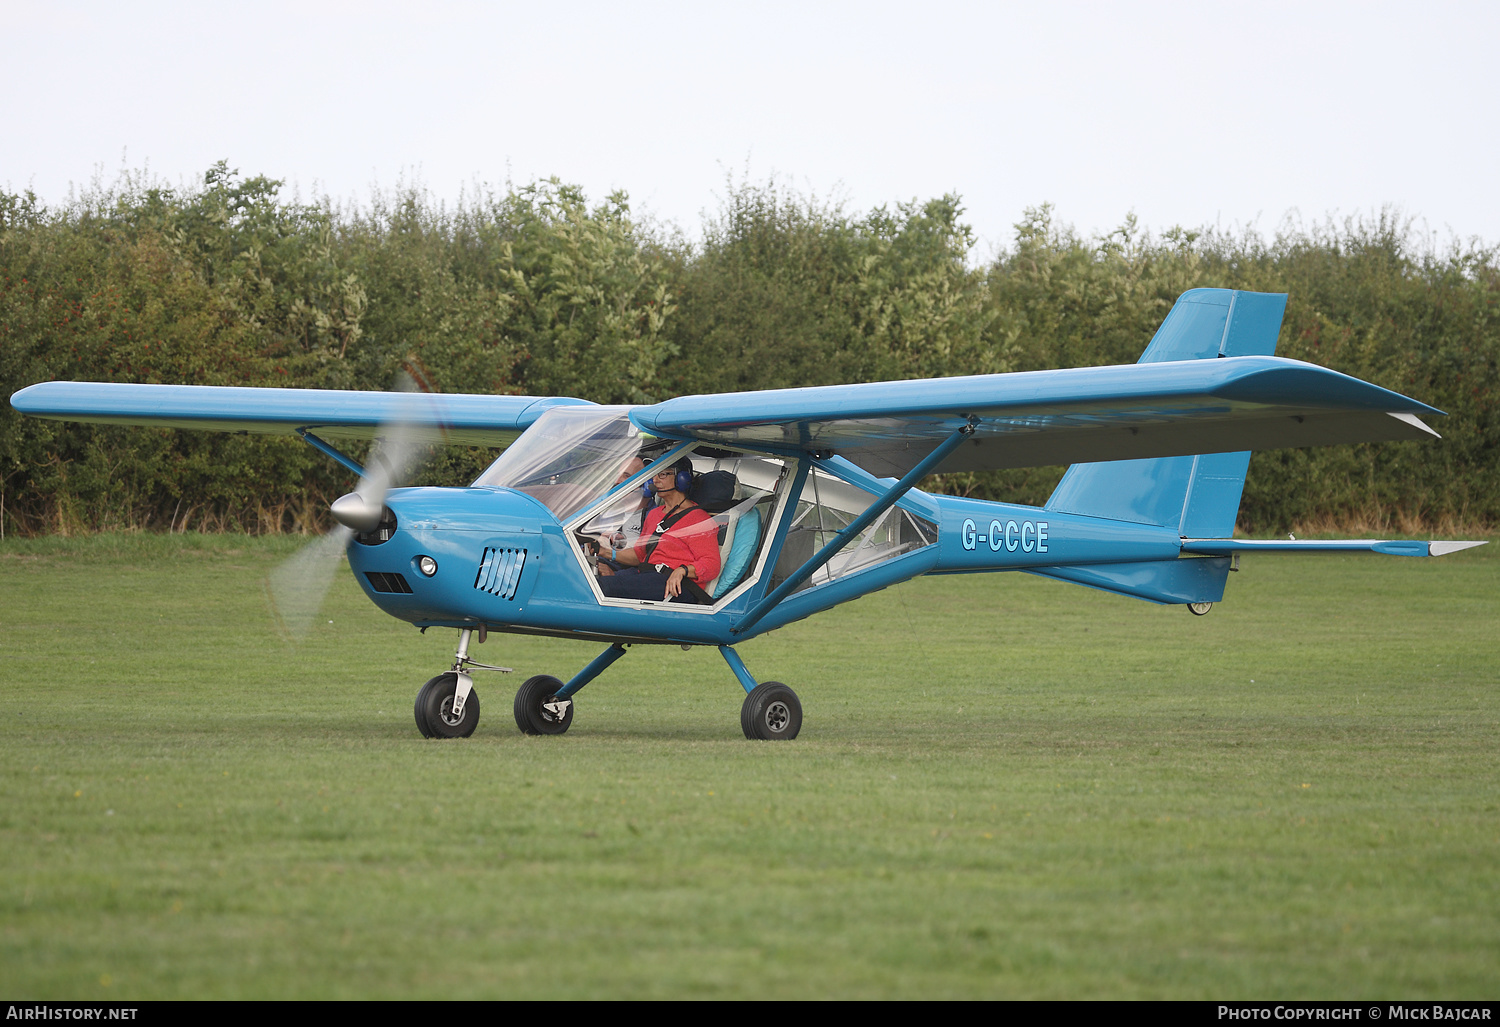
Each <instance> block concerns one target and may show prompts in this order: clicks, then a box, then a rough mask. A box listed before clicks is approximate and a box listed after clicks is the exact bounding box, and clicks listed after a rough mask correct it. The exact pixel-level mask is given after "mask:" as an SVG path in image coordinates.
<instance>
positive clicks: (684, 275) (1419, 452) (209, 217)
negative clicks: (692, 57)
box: [0, 163, 1500, 534]
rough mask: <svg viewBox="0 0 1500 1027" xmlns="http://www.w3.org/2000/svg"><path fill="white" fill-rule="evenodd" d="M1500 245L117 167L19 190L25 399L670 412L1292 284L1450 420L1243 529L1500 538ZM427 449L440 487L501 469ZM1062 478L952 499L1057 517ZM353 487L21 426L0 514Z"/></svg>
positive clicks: (266, 498)
mask: <svg viewBox="0 0 1500 1027" xmlns="http://www.w3.org/2000/svg"><path fill="white" fill-rule="evenodd" d="M1496 258H1497V253H1496V250H1495V249H1494V248H1492V247H1486V246H1484V245H1482V244H1480V243H1478V242H1474V243H1471V244H1466V245H1458V244H1454V245H1450V246H1449V247H1448V248H1447V249H1441V250H1440V249H1438V248H1436V247H1435V246H1433V245H1432V244H1431V243H1430V242H1429V241H1428V240H1427V239H1425V238H1424V237H1422V236H1420V235H1419V234H1417V233H1416V232H1414V231H1413V230H1412V228H1411V226H1410V224H1409V223H1408V222H1405V221H1403V220H1401V219H1399V218H1396V217H1394V216H1392V215H1390V214H1388V213H1385V214H1380V215H1376V216H1374V217H1371V218H1367V219H1363V220H1361V219H1352V220H1349V221H1346V222H1342V223H1332V222H1330V223H1325V224H1319V225H1315V226H1312V227H1301V226H1297V225H1288V226H1285V227H1284V228H1283V229H1282V230H1280V231H1278V232H1277V233H1276V234H1275V235H1274V236H1273V237H1271V238H1266V237H1264V236H1262V235H1260V234H1258V233H1256V232H1255V231H1253V230H1245V231H1241V232H1238V233H1230V232H1224V231H1218V230H1215V231H1207V232H1191V231H1186V230H1182V229H1177V228H1174V229H1172V230H1170V231H1167V232H1165V233H1162V234H1160V235H1153V234H1151V233H1149V232H1146V231H1143V230H1142V229H1140V227H1139V226H1138V225H1137V224H1136V223H1135V221H1134V219H1131V218H1127V220H1126V222H1125V223H1124V224H1123V225H1122V226H1121V228H1120V229H1118V230H1117V231H1115V232H1114V233H1111V234H1110V235H1108V236H1106V237H1102V238H1085V237H1083V236H1080V235H1079V234H1077V233H1075V232H1074V231H1072V230H1071V229H1069V228H1066V227H1064V226H1061V225H1059V224H1058V223H1057V222H1056V221H1055V219H1054V218H1053V215H1052V211H1051V210H1050V208H1048V207H1045V206H1043V207H1039V208H1035V209H1032V210H1029V211H1028V212H1027V215H1026V218H1025V219H1024V220H1023V222H1022V223H1021V224H1019V225H1017V226H1016V233H1015V236H1014V238H1013V240H1012V241H1011V243H1010V244H1009V245H1008V246H1007V247H1006V248H1005V249H1004V250H1003V251H1001V252H1000V253H998V254H997V255H996V256H995V257H994V258H993V259H991V260H989V261H988V262H985V261H982V260H978V259H976V255H975V238H974V235H973V233H972V231H971V230H970V229H969V228H968V227H967V226H966V225H965V224H964V223H963V222H962V206H961V202H960V200H959V198H958V197H956V196H944V197H940V198H937V199H933V200H929V201H926V202H912V203H907V204H897V205H896V206H894V207H893V208H892V207H880V208H877V209H875V210H872V211H868V212H859V213H851V212H848V211H846V210H844V209H842V208H841V207H839V206H837V205H832V204H826V203H819V202H817V201H815V200H809V199H807V198H804V197H800V196H797V195H795V194H794V193H791V192H789V191H787V190H785V189H783V188H780V187H779V186H778V185H777V184H776V183H774V182H772V183H767V184H753V183H743V184H734V183H731V186H730V188H729V190H728V191H727V194H726V199H725V200H724V202H723V203H722V205H721V208H720V209H719V210H718V211H717V212H716V213H715V214H714V215H712V216H711V217H709V218H708V219H707V221H706V222H705V224H704V225H703V226H702V231H701V234H700V237H699V238H698V239H696V240H688V239H686V238H684V237H683V236H682V235H681V233H680V232H677V231H675V230H663V229H661V228H660V227H658V226H654V225H650V224H642V223H641V222H639V221H638V220H637V219H636V218H635V217H634V216H633V215H632V213H631V210H630V207H629V204H628V202H627V199H626V197H625V195H624V194H615V195H612V196H610V197H608V198H606V199H605V200H604V201H603V202H602V203H597V204H594V205H590V204H589V203H588V201H587V198H586V197H585V196H584V195H583V194H582V192H581V191H580V190H578V189H577V188H575V187H571V186H566V185H563V184H561V183H559V182H557V181H555V180H552V181H545V182H535V183H531V184H529V185H526V186H521V187H512V188H508V189H506V190H503V191H494V192H486V193H483V194H480V195H478V196H475V197H470V198H468V199H466V200H465V201H463V202H460V203H458V204H457V205H445V204H443V203H440V202H438V201H436V200H434V199H433V198H432V197H430V196H428V195H427V194H426V193H424V192H422V191H421V190H419V189H405V190H401V191H398V192H396V193H394V194H389V195H377V196H376V197H375V198H374V199H373V200H372V202H371V203H370V204H369V205H368V206H367V207H364V208H360V209H352V210H345V209H342V208H338V207H335V206H332V205H331V204H327V203H325V204H322V205H303V204H297V203H293V202H289V201H287V200H285V199H284V198H283V197H282V196H281V192H280V183H278V182H276V181H274V180H271V179H267V178H264V177H257V178H244V177H242V176H240V175H239V174H238V173H236V172H233V171H231V170H229V169H228V168H227V167H226V166H225V165H224V164H222V163H221V164H219V165H216V166H215V167H214V168H212V169H210V170H209V171H208V172H207V173H206V174H205V176H204V180H203V184H202V186H201V187H198V188H194V189H169V188H165V187H162V186H160V185H157V184H154V183H151V182H149V181H146V180H144V178H143V177H142V176H131V175H127V176H124V177H123V178H122V179H121V181H120V182H118V183H117V184H116V185H114V186H113V187H110V188H108V189H101V190H97V191H94V192H91V193H88V194H85V195H84V196H83V197H82V198H80V199H77V200H75V201H74V202H72V203H70V204H68V205H65V206H61V207H53V208H48V207H45V206H43V205H42V204H40V203H39V202H38V201H37V200H36V198H35V197H33V196H31V195H29V194H25V195H8V194H0V388H3V389H4V391H5V393H6V394H7V395H8V394H9V393H10V392H14V391H15V390H17V389H20V388H22V387H24V386H26V385H29V384H32V383H33V382H37V381H44V380H48V379H78V380H93V381H135V382H172V383H190V384H246V385H280V386H294V387H305V388H353V389H384V388H388V387H390V385H391V384H392V382H393V380H394V378H395V376H396V375H397V373H398V372H399V371H400V370H402V369H405V370H407V371H409V372H410V373H412V374H413V375H414V376H415V377H417V378H418V379H419V380H420V381H422V382H423V383H424V384H425V385H426V386H427V387H429V388H432V389H436V390H439V391H443V392H491V393H514V394H532V395H554V394H566V395H575V396H582V397H584V398H587V399H593V400H597V401H600V402H612V403H640V402H652V401H656V400H660V399H664V398H667V397H669V396H673V395H680V394H684V393H692V392H726V391H739V390H746V389H759V388H777V387H788V386H797V385H815V384H832V383H839V382H851V381H874V380H883V379H895V378H909V377H933V376H943V375H955V374H975V373H989V372H997V371H1009V370H1028V369H1033V368H1045V367H1061V366H1076V365H1082V364H1108V363H1128V362H1132V361H1134V360H1135V359H1136V358H1137V357H1138V356H1139V354H1140V352H1141V350H1142V349H1143V348H1144V347H1145V344H1146V342H1147V341H1148V340H1149V338H1150V337H1151V334H1152V333H1153V332H1154V330H1155V328H1156V326H1157V325H1158V324H1159V323H1160V322H1161V319H1162V318H1163V317H1164V316H1165V315H1166V312H1167V311H1168V310H1169V309H1170V308H1171V305H1172V303H1173V302H1174V301H1175V299H1176V298H1177V296H1178V295H1180V294H1181V293H1182V292H1183V291H1184V290H1185V289H1189V288H1192V287H1195V286H1203V285H1215V286H1226V287H1232V288H1245V289H1256V290H1262V291H1278V292H1283V291H1284V292H1288V293H1289V294H1290V297H1291V298H1290V302H1289V305H1288V307H1287V316H1286V321H1285V323H1284V326H1283V329H1282V336H1281V342H1280V346H1279V349H1278V352H1279V353H1280V354H1282V355H1284V356H1291V357H1297V358H1299V359H1304V360H1310V361H1313V362H1315V363H1319V364H1323V365H1325V366H1329V367H1333V368H1336V369H1338V370H1340V371H1345V372H1347V373H1349V374H1353V375H1356V376H1358V377H1360V378H1364V379H1367V380H1369V381H1373V382H1376V383H1377V384H1380V385H1384V386H1386V387H1388V388H1392V389H1395V390H1397V391H1400V392H1404V393H1406V394H1408V395H1412V396H1415V397H1416V398H1418V399H1421V400H1423V401H1425V402H1428V403H1431V404H1433V405H1435V406H1438V407H1441V408H1443V409H1445V410H1447V411H1448V412H1449V413H1450V415H1452V416H1450V417H1449V418H1447V419H1446V420H1445V421H1442V422H1439V423H1438V425H1437V427H1438V430H1439V431H1441V432H1442V433H1443V434H1444V436H1445V438H1444V440H1443V441H1442V442H1439V443H1429V444H1389V445H1380V446H1352V447H1333V448H1328V449H1319V450H1290V451H1279V452H1271V453H1263V454H1259V455H1257V457H1256V458H1255V459H1254V460H1253V461H1252V463H1251V471H1250V479H1249V481H1248V483H1247V486H1246V491H1245V501H1244V504H1243V506H1242V509H1241V527H1242V528H1244V529H1246V530H1249V531H1257V532H1267V531H1284V530H1289V529H1294V528H1302V529H1303V530H1307V528H1308V527H1313V528H1317V527H1324V528H1328V529H1330V530H1331V529H1335V528H1340V527H1355V528H1367V529H1369V530H1381V531H1395V530H1404V531H1422V530H1436V531H1459V530H1464V529H1467V530H1475V529H1476V528H1488V527H1493V526H1494V525H1496V524H1500V484H1497V483H1500V477H1497V475H1496V473H1495V472H1496V470H1497V467H1496V462H1497V455H1496V454H1497V442H1500V423H1497V419H1496V409H1495V398H1494V397H1495V376H1496V363H1497V356H1500V273H1497V267H1500V265H1497V259H1496ZM492 455H493V454H490V453H488V452H480V451H469V450H450V451H444V452H439V453H434V454H433V455H432V458H431V460H429V462H428V463H427V465H426V466H425V467H424V468H423V470H422V471H421V472H420V475H419V479H418V480H421V481H430V482H445V483H452V482H455V481H464V480H467V479H469V478H471V477H472V476H473V475H474V474H475V473H477V471H478V470H479V469H480V468H481V467H482V466H483V465H484V464H485V463H486V462H487V461H488V460H489V459H490V458H491V457H492ZM1061 470H1062V469H1061V468H1034V469H1028V470H1025V471H1015V472H1005V473H996V474H989V475H952V476H947V477H946V478H944V479H938V480H936V481H935V482H932V483H929V484H935V485H936V487H938V488H941V489H945V490H949V491H957V492H966V493H970V494H974V495H979V496H985V497H990V498H1005V499H1011V500H1018V501H1022V502H1041V501H1043V500H1044V499H1045V498H1046V495H1047V494H1048V492H1049V491H1050V490H1051V487H1052V485H1053V484H1055V482H1056V480H1057V477H1058V476H1059V475H1060V474H1061ZM349 484H350V480H349V476H348V475H347V473H346V472H344V471H342V470H341V469H339V468H337V467H335V466H332V465H331V464H330V463H329V462H328V461H326V460H323V459H322V458H320V457H317V456H316V455H315V454H313V453H312V452H311V451H310V450H309V449H307V448H306V447H305V446H303V445H301V444H300V443H297V442H294V441H291V440H286V439H255V438H241V437H235V436H225V435H217V434H213V433H190V432H189V433H176V432H170V431H150V430H140V429H111V428H99V427H91V426H84V425H68V424H62V423H58V422H51V421H39V420H36V419H32V418H23V417H20V416H18V415H17V414H16V413H15V412H14V411H12V410H10V409H9V407H8V406H7V407H5V408H4V409H3V410H0V529H3V530H4V531H5V532H7V533H18V534H36V533H45V532H62V533H73V532H83V531H94V530H100V529H108V528H121V527H133V528H151V529H158V530H164V529H175V530H182V529H183V528H188V529H195V528H196V529H223V528H233V529H243V530H251V531H272V532H274V531H287V530H301V529H306V528H316V527H318V526H320V524H321V523H322V521H323V519H324V517H325V513H324V511H325V508H326V502H327V500H328V499H329V498H330V497H331V496H334V495H337V494H339V493H340V492H341V491H343V490H344V489H346V488H347V487H348V486H349Z"/></svg>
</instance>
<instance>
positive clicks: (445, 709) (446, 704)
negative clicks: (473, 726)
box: [438, 695, 464, 727]
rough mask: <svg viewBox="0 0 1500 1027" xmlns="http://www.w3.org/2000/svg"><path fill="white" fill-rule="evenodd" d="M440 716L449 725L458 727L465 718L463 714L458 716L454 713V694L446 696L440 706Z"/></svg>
mask: <svg viewBox="0 0 1500 1027" xmlns="http://www.w3.org/2000/svg"><path fill="white" fill-rule="evenodd" d="M438 716H439V717H440V718H442V721H443V723H444V724H447V725H448V726H449V727H457V726H458V725H459V724H460V723H461V722H462V721H463V719H464V718H463V716H462V715H459V716H457V717H455V716H454V715H453V696H451V695H450V696H448V697H447V698H445V699H444V700H443V702H442V705H441V706H439V707H438Z"/></svg>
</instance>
